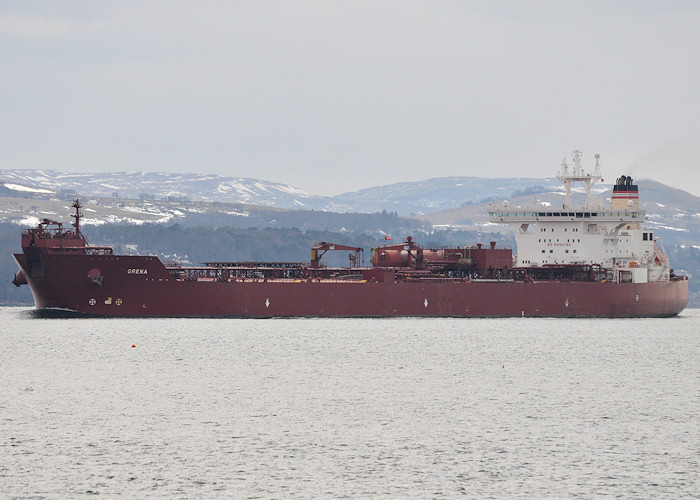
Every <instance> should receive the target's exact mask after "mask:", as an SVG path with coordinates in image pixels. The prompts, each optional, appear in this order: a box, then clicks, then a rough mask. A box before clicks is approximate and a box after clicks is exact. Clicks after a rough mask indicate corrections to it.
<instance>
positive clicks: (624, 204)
mask: <svg viewBox="0 0 700 500" xmlns="http://www.w3.org/2000/svg"><path fill="white" fill-rule="evenodd" d="M611 207H612V208H613V210H616V209H617V210H628V209H637V208H639V187H638V186H637V185H636V184H634V183H633V180H632V177H630V176H628V175H623V176H622V177H619V178H618V179H617V180H616V181H615V187H614V188H613V194H612V200H611Z"/></svg>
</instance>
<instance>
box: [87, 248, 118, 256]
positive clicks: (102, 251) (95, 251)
mask: <svg viewBox="0 0 700 500" xmlns="http://www.w3.org/2000/svg"><path fill="white" fill-rule="evenodd" d="M83 249H84V251H85V255H113V254H114V250H112V247H83Z"/></svg>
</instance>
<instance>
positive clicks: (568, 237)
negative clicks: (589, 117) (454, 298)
mask: <svg viewBox="0 0 700 500" xmlns="http://www.w3.org/2000/svg"><path fill="white" fill-rule="evenodd" d="M599 158H600V155H597V154H596V155H595V159H596V163H595V167H594V170H593V173H592V174H586V173H585V172H584V170H583V168H582V167H581V152H580V151H574V153H573V160H574V164H573V169H571V170H570V165H569V164H567V162H566V161H563V162H562V165H561V169H560V170H559V172H558V175H557V179H559V180H560V181H561V182H562V183H563V187H564V203H563V204H562V205H561V207H559V208H552V207H549V206H544V205H537V206H534V207H530V208H509V206H508V203H507V202H504V203H503V207H501V208H495V207H494V208H492V209H490V210H489V221H490V222H495V223H505V224H508V225H510V226H511V227H513V229H514V231H515V241H516V243H517V257H516V262H515V265H516V266H518V267H535V266H537V267H540V266H547V265H568V264H581V265H600V266H601V267H602V268H604V269H606V270H608V276H609V279H611V280H613V281H620V282H634V283H645V282H647V281H668V280H669V279H670V268H669V265H668V257H667V256H666V254H665V252H664V250H663V246H662V245H661V241H660V240H658V239H657V238H654V235H653V232H652V230H651V229H646V228H643V227H642V225H641V223H643V222H644V220H645V211H644V210H643V209H641V208H639V200H638V195H637V186H636V185H634V184H632V179H631V178H630V177H626V176H622V177H620V178H619V179H617V182H616V185H615V188H614V193H613V203H612V204H611V206H609V207H606V208H604V207H603V203H602V200H601V199H600V198H599V197H598V196H596V195H595V194H594V193H593V192H592V189H591V188H592V187H593V186H594V185H595V184H596V183H597V182H598V181H600V180H602V177H601V173H600V165H599ZM576 183H581V184H583V187H584V188H585V191H586V201H585V204H584V205H583V206H582V207H574V206H573V205H572V203H571V198H570V194H571V189H572V187H573V186H574V185H575V184H576ZM657 242H658V244H657Z"/></svg>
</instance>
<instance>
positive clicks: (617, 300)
mask: <svg viewBox="0 0 700 500" xmlns="http://www.w3.org/2000/svg"><path fill="white" fill-rule="evenodd" d="M15 258H16V260H17V262H18V264H19V266H20V269H22V270H23V272H24V273H25V275H26V277H27V281H28V283H29V286H30V288H31V290H32V293H33V295H34V300H35V304H36V307H37V309H62V310H69V311H75V312H79V313H84V314H91V315H100V316H127V317H129V316H131V317H246V318H270V317H391V316H436V317H509V316H525V317H537V316H542V317H666V316H675V315H677V314H678V313H680V312H681V311H682V310H683V309H684V308H685V306H686V305H687V301H688V281H687V280H678V281H668V282H654V283H636V284H635V283H612V282H603V283H601V282H552V281H546V282H531V283H526V282H518V281H516V282H514V281H502V282H497V281H493V282H484V281H472V282H424V281H419V280H416V281H413V282H412V281H410V280H409V281H402V282H394V281H386V282H359V281H347V282H342V281H310V282H307V281H297V282H295V281H263V280H259V281H254V280H248V281H245V282H240V281H239V282H228V281H223V282H222V281H181V280H176V279H174V278H173V276H172V274H171V273H170V272H169V271H168V270H167V269H166V268H165V267H164V266H163V264H162V263H161V262H160V260H158V259H157V258H155V257H144V256H88V255H51V254H44V255H42V256H41V261H42V263H41V273H37V272H36V270H35V271H34V275H35V277H33V276H32V269H31V265H30V266H29V268H28V266H27V262H26V257H25V255H24V254H16V255H15ZM96 272H97V273H96ZM37 274H38V276H36V275H37ZM96 275H97V276H98V277H99V279H97V280H95V277H96Z"/></svg>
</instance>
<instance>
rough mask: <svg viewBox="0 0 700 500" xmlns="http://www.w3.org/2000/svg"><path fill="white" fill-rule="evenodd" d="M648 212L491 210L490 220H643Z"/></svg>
mask: <svg viewBox="0 0 700 500" xmlns="http://www.w3.org/2000/svg"><path fill="white" fill-rule="evenodd" d="M645 213H646V210H595V211H591V210H584V211H581V210H578V211H577V210H573V211H570V210H566V211H565V210H549V209H548V210H489V219H490V220H508V219H513V220H515V221H520V220H577V219H596V220H615V221H618V220H632V219H634V220H641V219H643V218H644V214H645Z"/></svg>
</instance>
